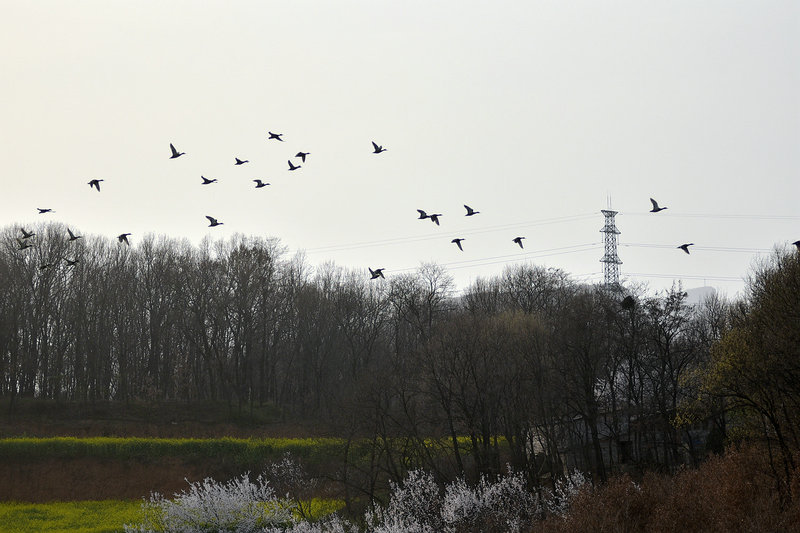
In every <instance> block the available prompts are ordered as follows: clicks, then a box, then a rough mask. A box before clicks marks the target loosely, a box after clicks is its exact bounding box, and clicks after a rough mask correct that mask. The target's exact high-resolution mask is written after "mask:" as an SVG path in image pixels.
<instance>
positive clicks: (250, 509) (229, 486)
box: [125, 474, 294, 533]
mask: <svg viewBox="0 0 800 533" xmlns="http://www.w3.org/2000/svg"><path fill="white" fill-rule="evenodd" d="M293 510H294V506H293V504H292V503H291V502H289V501H288V500H286V499H280V498H276V497H275V491H274V490H273V489H272V487H270V486H269V484H268V482H267V481H266V480H265V479H264V478H263V477H262V476H259V477H258V478H257V479H256V480H255V482H253V481H251V480H250V478H249V476H248V475H247V474H245V475H243V476H241V477H239V478H235V479H232V480H230V481H228V482H226V483H219V482H216V481H214V480H213V479H210V478H206V479H205V480H203V481H202V482H196V483H189V490H188V491H184V492H181V493H180V494H176V495H175V498H174V499H173V500H167V499H165V498H164V497H162V496H161V495H160V494H153V495H152V496H151V497H150V500H149V501H145V502H144V503H143V504H142V512H143V514H144V516H145V518H144V521H143V523H142V524H139V525H135V526H132V525H126V526H125V531H126V533H155V532H162V531H164V532H170V533H197V532H205V531H207V532H209V533H210V532H214V533H216V532H219V531H226V532H236V533H251V532H253V533H255V532H260V531H264V530H265V529H266V528H268V527H273V526H288V525H290V524H291V523H292V513H293Z"/></svg>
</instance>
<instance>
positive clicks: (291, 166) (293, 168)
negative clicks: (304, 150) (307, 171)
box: [288, 159, 302, 170]
mask: <svg viewBox="0 0 800 533" xmlns="http://www.w3.org/2000/svg"><path fill="white" fill-rule="evenodd" d="M288 163H289V170H297V169H298V168H300V167H301V166H302V165H297V166H295V165H293V164H292V160H291V159H289V160H288Z"/></svg>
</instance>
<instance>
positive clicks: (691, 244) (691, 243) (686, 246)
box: [678, 242, 694, 254]
mask: <svg viewBox="0 0 800 533" xmlns="http://www.w3.org/2000/svg"><path fill="white" fill-rule="evenodd" d="M690 246H694V243H693V242H690V243H688V244H681V245H680V246H678V248H680V249H681V250H683V251H684V252H686V253H687V254H688V253H689V247H690Z"/></svg>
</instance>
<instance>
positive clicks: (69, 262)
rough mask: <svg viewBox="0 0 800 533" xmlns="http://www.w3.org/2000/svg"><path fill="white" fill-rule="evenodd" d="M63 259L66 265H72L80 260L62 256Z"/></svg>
mask: <svg viewBox="0 0 800 533" xmlns="http://www.w3.org/2000/svg"><path fill="white" fill-rule="evenodd" d="M64 261H66V262H67V266H71V267H74V266H75V265H77V264H78V261H80V259H67V258H66V257H65V258H64Z"/></svg>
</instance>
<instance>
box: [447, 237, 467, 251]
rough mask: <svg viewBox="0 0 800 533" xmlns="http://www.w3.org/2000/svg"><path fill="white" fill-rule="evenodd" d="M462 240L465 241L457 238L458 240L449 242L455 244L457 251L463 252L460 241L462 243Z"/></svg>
mask: <svg viewBox="0 0 800 533" xmlns="http://www.w3.org/2000/svg"><path fill="white" fill-rule="evenodd" d="M464 240H466V239H461V238H458V239H453V240H452V241H450V242H453V243H455V244H456V246H458V249H459V250H461V251H462V252H463V251H464V249H463V248H462V247H461V241H464Z"/></svg>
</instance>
